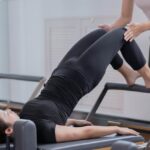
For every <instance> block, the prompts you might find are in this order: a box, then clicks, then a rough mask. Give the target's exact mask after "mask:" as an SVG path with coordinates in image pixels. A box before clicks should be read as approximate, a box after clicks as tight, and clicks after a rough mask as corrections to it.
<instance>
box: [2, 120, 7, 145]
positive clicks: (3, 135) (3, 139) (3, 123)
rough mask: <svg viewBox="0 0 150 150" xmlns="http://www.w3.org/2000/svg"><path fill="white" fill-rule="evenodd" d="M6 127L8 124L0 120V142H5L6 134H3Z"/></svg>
mask: <svg viewBox="0 0 150 150" xmlns="http://www.w3.org/2000/svg"><path fill="white" fill-rule="evenodd" d="M7 128H8V125H7V124H6V123H5V122H4V121H2V120H0V143H5V142H6V137H7V136H6V134H5V129H7Z"/></svg>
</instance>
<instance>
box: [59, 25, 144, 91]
mask: <svg viewBox="0 0 150 150" xmlns="http://www.w3.org/2000/svg"><path fill="white" fill-rule="evenodd" d="M124 32H125V29H124V28H119V29H116V30H113V31H111V32H108V33H106V31H104V30H101V29H97V30H95V31H93V32H91V33H89V34H88V35H86V36H85V37H83V38H82V39H81V40H79V41H78V42H77V43H76V44H75V45H74V46H73V47H72V48H71V49H70V51H69V52H68V53H67V55H66V56H65V57H64V58H63V60H62V61H61V62H60V64H59V65H58V68H61V66H64V64H65V65H66V66H67V65H68V66H69V67H70V66H72V68H76V69H77V70H79V71H80V72H81V73H82V75H84V76H85V77H86V79H87V82H89V83H88V84H89V85H90V89H92V88H93V87H94V86H95V85H97V84H98V82H99V81H100V80H101V78H102V77H103V75H104V73H105V70H106V68H107V66H108V65H109V64H110V63H111V65H112V66H113V68H115V69H118V68H120V67H121V65H122V63H123V60H122V59H121V57H120V56H119V55H118V54H117V53H118V51H119V50H121V53H122V55H123V57H124V58H125V60H126V61H127V62H128V64H129V65H130V66H131V67H132V68H133V69H134V70H138V69H140V68H141V67H143V66H144V65H145V63H146V62H145V58H144V56H143V54H142V52H141V50H140V48H139V47H138V45H137V44H136V42H135V41H133V42H126V41H125V40H124Z"/></svg>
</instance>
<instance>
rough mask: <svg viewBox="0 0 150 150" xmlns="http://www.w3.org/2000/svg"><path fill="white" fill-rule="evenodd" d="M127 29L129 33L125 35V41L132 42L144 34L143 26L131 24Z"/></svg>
mask: <svg viewBox="0 0 150 150" xmlns="http://www.w3.org/2000/svg"><path fill="white" fill-rule="evenodd" d="M126 29H127V31H126V32H125V33H124V39H125V40H126V41H130V42H131V41H132V40H133V39H134V38H136V37H137V36H138V35H139V34H141V33H142V32H143V25H142V24H137V23H131V24H128V25H127V27H126Z"/></svg>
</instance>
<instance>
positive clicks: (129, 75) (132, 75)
mask: <svg viewBox="0 0 150 150" xmlns="http://www.w3.org/2000/svg"><path fill="white" fill-rule="evenodd" d="M111 65H112V67H113V68H114V69H115V70H117V71H118V72H120V73H121V75H122V76H123V77H124V78H125V80H126V82H127V84H128V85H129V86H131V85H133V84H134V83H135V81H136V79H137V78H139V77H140V74H139V73H138V72H137V71H135V70H133V69H132V68H131V67H129V66H127V65H126V64H125V63H124V62H123V60H122V58H121V57H120V55H119V54H117V55H116V56H115V57H114V58H113V60H112V62H111Z"/></svg>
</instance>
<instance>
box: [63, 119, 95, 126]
mask: <svg viewBox="0 0 150 150" xmlns="http://www.w3.org/2000/svg"><path fill="white" fill-rule="evenodd" d="M70 125H73V126H75V127H83V126H91V125H93V124H92V123H91V122H89V121H86V120H76V119H68V120H67V122H66V126H70Z"/></svg>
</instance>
